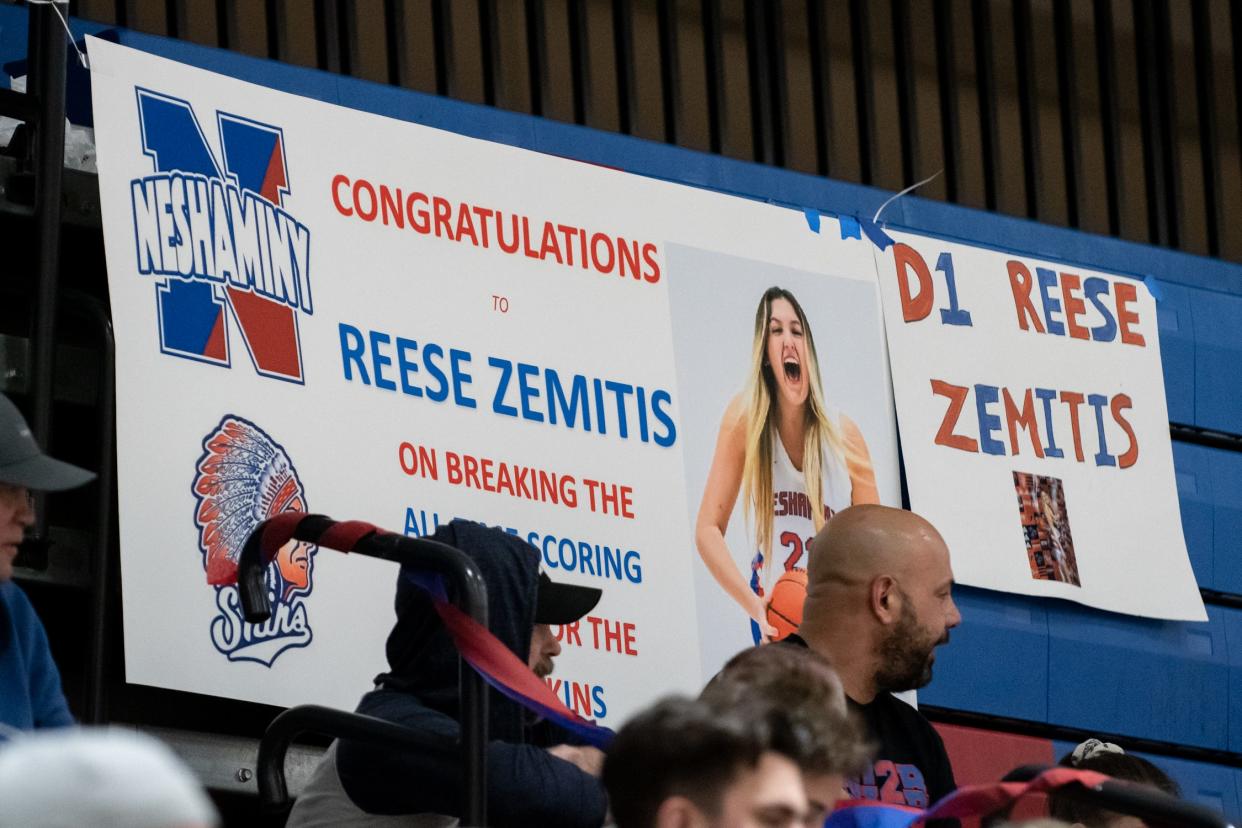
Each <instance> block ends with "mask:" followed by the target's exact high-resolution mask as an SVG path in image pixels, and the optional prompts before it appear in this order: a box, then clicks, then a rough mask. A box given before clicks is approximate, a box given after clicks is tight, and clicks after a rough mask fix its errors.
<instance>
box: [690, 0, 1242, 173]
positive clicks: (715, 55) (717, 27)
mask: <svg viewBox="0 0 1242 828" xmlns="http://www.w3.org/2000/svg"><path fill="white" fill-rule="evenodd" d="M699 8H700V15H701V17H702V24H703V62H704V64H705V66H704V67H703V69H704V75H705V77H706V80H707V133H708V144H709V147H710V149H711V151H712V152H717V153H719V152H724V119H725V85H724V45H723V38H724V34H723V31H722V29H721V21H720V0H702V3H701V5H700V7H699ZM1240 106H1242V103H1240Z"/></svg>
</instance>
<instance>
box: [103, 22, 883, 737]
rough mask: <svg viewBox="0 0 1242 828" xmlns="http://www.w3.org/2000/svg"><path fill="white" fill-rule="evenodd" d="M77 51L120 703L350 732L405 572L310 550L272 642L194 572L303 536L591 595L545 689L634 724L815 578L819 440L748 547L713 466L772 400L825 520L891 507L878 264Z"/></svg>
mask: <svg viewBox="0 0 1242 828" xmlns="http://www.w3.org/2000/svg"><path fill="white" fill-rule="evenodd" d="M90 49H91V62H92V69H93V72H92V76H93V91H94V107H95V125H96V138H97V143H98V157H99V180H100V190H101V198H102V205H103V221H104V235H105V242H106V247H107V260H108V274H109V284H110V290H111V300H112V311H113V318H114V322H115V326H116V332H117V356H118V371H117V386H118V389H117V390H118V403H117V408H118V464H119V475H120V477H119V486H120V491H119V497H120V531H121V557H122V571H123V578H124V596H123V600H124V616H125V618H124V620H125V652H126V671H127V678H128V680H129V681H131V682H136V683H142V684H150V685H156V686H161V687H168V688H174V689H179V690H188V691H193V692H198V693H209V694H214V695H219V696H227V697H233V698H239V699H248V700H254V701H260V702H267V703H273V704H282V705H288V704H296V703H303V702H319V703H325V704H330V705H335V706H338V707H352V706H353V704H354V703H355V701H356V699H357V698H358V696H359V695H360V694H361V693H362V692H364V691H365V690H367V689H369V686H370V680H371V678H372V677H373V676H374V675H375V674H376V673H378V672H380V671H381V670H383V669H384V668H385V664H384V649H383V644H384V640H385V637H386V635H387V634H388V631H389V629H390V627H391V624H392V621H393V612H392V609H391V607H392V601H393V591H394V585H395V579H396V570H395V567H393V566H392V565H391V564H388V563H384V562H380V561H375V560H371V559H366V558H347V557H346V556H343V555H339V554H336V553H334V552H331V551H327V550H318V549H315V548H313V547H308V546H306V545H303V544H294V545H291V546H289V547H288V548H286V549H284V550H282V552H281V555H280V556H279V557H278V559H277V561H275V562H274V563H273V565H272V567H271V569H270V571H269V584H270V589H271V593H272V595H273V597H274V599H275V604H276V616H275V618H274V619H273V620H272V621H271V622H268V623H266V624H263V625H259V626H254V625H250V624H247V623H245V622H243V621H242V619H241V616H240V610H239V607H238V600H237V595H236V591H235V589H233V588H231V587H225V588H215V587H211V586H208V584H207V579H206V570H208V569H211V568H212V567H224V566H227V565H228V561H229V560H230V558H231V556H234V555H235V554H236V552H237V548H238V545H239V544H240V542H241V540H243V539H244V537H245V536H246V534H247V532H248V531H249V529H250V528H251V527H253V525H254V524H255V523H256V522H257V520H259V519H261V518H262V517H265V516H268V515H271V514H275V513H278V512H280V511H285V510H292V509H298V510H303V509H304V510H309V511H312V512H321V513H325V514H328V515H331V516H333V517H336V518H340V519H345V518H351V519H361V520H369V521H371V522H374V523H376V524H379V525H381V526H384V527H387V528H389V529H392V530H394V531H399V532H405V533H407V534H411V535H423V534H428V533H430V532H432V531H434V529H435V527H436V525H437V524H442V523H445V522H447V521H448V520H450V519H452V518H454V517H464V518H469V519H473V520H477V521H481V522H484V523H487V524H489V525H495V526H501V527H504V528H506V529H509V530H510V531H512V532H514V533H516V534H518V535H520V536H521V537H522V538H524V539H527V540H529V541H530V542H531V543H532V544H534V545H535V546H536V547H537V548H539V550H540V552H541V554H542V556H543V566H544V569H545V570H546V571H547V572H548V573H549V574H550V575H551V576H552V577H553V578H556V579H561V580H566V581H571V582H577V583H582V584H587V585H593V586H599V587H601V588H602V589H603V591H604V596H603V599H602V601H601V602H600V604H599V606H598V607H597V608H596V610H595V611H594V612H593V613H591V616H590V617H589V618H587V619H584V620H583V621H582V622H581V623H580V624H578V625H576V626H575V627H573V628H566V629H562V630H559V631H558V632H559V634H560V636H561V639H562V643H563V645H564V646H565V653H564V655H563V656H562V658H561V659H560V663H559V666H558V670H557V672H556V674H555V675H554V676H553V677H552V679H551V682H552V686H553V688H554V690H555V691H556V692H557V693H558V694H560V695H561V697H562V698H563V699H564V700H565V702H566V704H567V705H569V706H570V707H571V708H573V709H575V710H577V711H578V712H579V713H582V714H583V715H586V716H588V717H591V718H596V719H600V720H601V721H602V722H603V723H605V724H610V723H612V724H615V723H616V722H618V721H620V720H622V719H623V718H624V717H625V716H626V715H627V714H628V713H629V712H631V711H633V710H634V709H636V707H638V706H640V705H642V704H645V703H647V702H649V701H650V700H651V699H653V698H654V697H656V696H658V695H660V694H663V693H667V692H672V691H684V692H694V691H696V690H697V689H698V687H699V686H700V684H701V682H702V680H703V677H704V674H705V673H706V672H708V671H712V670H715V669H716V668H717V667H718V666H719V665H720V663H721V662H722V661H723V659H724V658H726V657H727V656H728V655H730V654H732V652H734V651H736V650H737V649H738V648H739V647H741V646H743V645H745V644H747V643H749V642H751V641H752V640H753V637H752V636H753V632H752V628H751V624H750V620H749V618H748V613H747V610H746V609H745V608H746V607H749V606H750V601H749V600H746V599H745V598H744V596H739V594H738V593H737V590H736V589H735V590H734V591H733V592H728V589H729V588H730V587H735V586H736V585H737V584H738V583H743V584H745V585H746V588H747V589H749V588H751V584H750V580H751V579H752V577H753V578H754V579H755V583H754V585H755V586H756V587H758V588H762V589H764V590H765V593H766V594H767V595H769V596H770V595H771V592H770V591H769V590H770V589H771V587H773V586H774V585H775V582H776V581H779V580H780V577H781V574H782V573H783V572H784V571H785V570H786V569H790V570H798V569H800V568H802V567H804V566H805V559H804V557H802V556H801V555H800V554H798V555H796V554H795V552H801V551H802V545H803V544H804V541H805V538H806V537H807V536H808V535H809V534H810V533H813V526H812V528H811V529H810V530H808V529H807V528H806V527H807V526H810V525H812V524H813V523H814V520H812V513H813V511H814V510H813V509H812V508H811V507H810V501H809V500H808V498H807V495H806V492H805V491H803V488H804V487H803V486H802V484H801V483H800V482H799V479H796V478H797V477H798V475H799V474H800V472H797V469H799V468H802V465H803V461H804V460H805V459H806V458H804V457H803V446H802V445H799V444H798V440H800V439H801V436H800V435H794V440H793V444H792V448H788V449H786V448H784V447H782V449H781V451H782V454H781V460H782V462H783V463H786V465H785V466H782V467H781V469H776V470H774V471H772V472H771V473H770V475H769V476H770V477H772V479H771V480H769V483H771V484H773V485H772V486H771V492H772V495H773V501H772V505H771V506H770V507H769V509H767V510H761V513H758V514H756V515H755V516H754V517H752V520H751V521H750V524H749V525H748V524H747V521H746V520H744V519H743V513H744V507H743V501H744V494H743V493H742V491H741V489H742V488H744V487H741V483H740V476H741V465H740V464H741V459H740V458H741V457H742V456H743V454H739V446H741V444H740V443H735V442H733V441H731V438H729V439H724V440H721V439H720V438H721V436H722V434H724V435H725V436H726V437H729V435H733V434H735V433H736V427H737V426H738V424H739V423H741V424H742V425H745V424H746V423H747V422H749V420H746V418H742V419H741V420H739V419H738V418H737V417H732V418H730V417H729V416H726V413H727V412H730V411H731V412H736V411H738V410H741V409H743V408H746V405H745V401H747V400H750V399H752V397H753V395H754V394H755V393H756V388H757V387H758V385H757V383H758V384H763V383H765V382H766V383H768V384H769V385H770V387H771V389H774V390H773V391H772V393H771V394H770V396H771V397H772V406H771V412H772V415H773V416H775V414H776V413H777V412H779V411H781V410H786V409H782V408H781V407H782V406H794V408H791V409H788V410H789V411H795V413H796V412H797V411H802V410H805V407H806V406H810V405H815V406H816V408H815V410H816V411H817V412H819V414H821V415H822V417H820V418H819V419H818V420H817V422H821V423H827V425H825V426H824V428H825V429H826V430H825V433H826V434H829V436H830V437H831V438H832V439H829V440H827V441H826V442H825V444H824V445H825V446H826V448H825V455H824V457H825V458H826V459H825V461H824V463H823V464H822V466H823V476H822V480H820V481H819V483H818V484H817V485H813V486H810V488H811V489H812V490H816V489H818V490H820V491H821V493H822V496H823V498H824V504H825V505H829V506H830V508H833V509H835V508H840V507H841V506H842V505H846V504H848V503H849V502H851V501H853V500H859V499H862V500H877V499H878V500H883V501H884V502H887V503H895V502H897V501H898V499H899V497H898V471H897V452H896V436H895V425H894V423H893V419H892V413H891V412H892V409H891V391H890V386H889V379H888V372H887V365H886V355H885V350H884V341H883V334H882V324H881V310H880V302H879V294H878V289H877V287H876V285H875V275H874V265H873V263H872V261H871V259H870V256H869V254H868V252H867V251H866V249H865V248H864V247H862V246H861V245H856V244H851V243H847V242H842V241H841V240H840V238H839V233H836V232H831V233H830V232H827V231H825V232H824V233H822V234H815V233H812V232H809V231H808V228H807V223H806V220H805V219H804V217H803V215H802V214H801V213H799V212H796V211H792V210H787V209H782V208H777V207H772V206H768V205H763V204H759V203H756V202H750V201H745V200H742V199H737V198H732V197H728V196H723V195H719V194H715V193H711V192H706V191H701V190H696V189H692V188H689V187H683V186H678V185H674V184H670V183H665V182H660V181H655V180H651V179H644V178H640V177H637V176H633V175H627V174H625V173H623V172H619V171H616V170H610V169H605V168H602V167H597V166H593V165H588V164H581V163H576V162H573V161H569V160H565V159H560V158H555V157H551V156H547V155H542V154H538V153H534V152H529V151H525V150H520V149H515V148H512V147H508V146H504V145H498V144H492V143H488V142H484V141H479V140H473V139H468V138H463V137H461V136H458V135H454V134H450V133H446V132H442V131H438V130H434V129H429V128H425V127H421V126H418V125H414V124H409V123H405V122H400V121H395V120H390V119H386V118H382V117H378V116H375V115H370V114H365V113H360V112H357V111H353V110H349V109H345V108H342V107H338V106H332V105H328V104H324V103H321V102H317V101H312V100H308V99H304V98H299V97H296V96H292V95H288V94H284V93H279V92H276V91H273V90H270V89H266V88H262V87H259V86H255V85H252V84H247V83H244V82H241V81H238V80H235V79H231V78H226V77H222V76H218V75H214V74H211V73H208V72H204V71H201V70H197V69H193V68H190V67H187V66H184V65H180V64H177V63H174V62H170V61H167V60H164V59H161V58H157V57H153V56H150V55H147V54H143V53H140V52H135V51H132V50H129V49H126V48H124V47H120V46H116V45H112V44H108V43H105V42H101V41H97V40H91V41H90ZM826 224H829V222H827V221H826ZM832 226H833V227H834V229H835V224H833V225H832ZM777 285H779V286H781V287H782V288H784V292H783V293H779V294H776V293H770V292H769V290H768V289H769V288H771V287H773V286H777ZM765 296H767V297H768V300H769V301H768V302H767V305H766V307H767V308H768V309H767V310H766V311H765V310H761V307H764V306H763V305H762V300H763V299H764V297H765ZM795 305H796V306H798V308H800V309H801V310H800V312H799V311H798V310H795ZM757 312H759V313H760V315H762V316H763V317H764V318H763V319H762V320H761V324H760V325H759V326H758V329H756V325H755V317H756V313H757ZM769 316H772V317H777V316H779V319H777V320H776V321H770V320H769V319H768V317H769ZM812 331H813V332H814V337H815V339H814V343H813V344H812V343H811V332H812ZM756 343H758V344H756ZM816 348H817V349H818V350H817V351H816ZM760 353H762V355H763V356H762V359H761V360H757V359H756V355H757V354H760ZM816 366H818V367H816ZM782 395H784V396H782ZM739 401H740V402H739ZM808 401H813V402H808ZM795 409H796V410H795ZM747 410H749V409H747ZM725 422H728V423H729V424H730V429H725V428H724V427H723V425H722V423H725ZM726 431H727V434H725V432H726ZM722 446H724V448H722ZM846 449H848V450H849V452H850V453H849V454H848V459H849V463H848V465H847V462H846V460H847V454H846ZM786 455H789V456H788V457H786ZM789 468H793V469H794V472H793V473H791V472H789ZM791 474H792V477H791ZM705 491H710V492H712V493H713V497H712V498H710V500H711V505H710V508H707V509H705V508H704V506H703V503H704V502H705V498H704V492H705ZM799 520H801V521H802V523H801V524H799V523H798V521H799ZM804 524H805V525H804ZM761 526H762V527H765V528H766V530H767V535H768V537H770V539H771V543H770V545H769V546H768V547H766V548H767V549H769V550H770V551H771V554H769V555H768V561H769V563H768V565H767V566H758V567H752V563H753V562H754V559H755V555H756V550H757V544H756V537H757V535H756V532H758V531H759V530H760V527H761ZM704 527H707V528H706V529H705V528H704ZM713 531H715V532H716V534H713ZM795 547H797V548H796V549H795ZM705 560H706V561H711V562H712V563H713V565H714V567H715V569H714V570H711V571H709V568H708V567H707V566H706V565H705V563H704V561H705ZM730 567H732V569H731V570H730V569H729V568H730ZM752 572H753V573H754V574H753V575H752ZM795 575H796V573H795ZM793 581H796V577H793ZM782 590H783V591H784V592H788V584H785V585H784V586H783V587H782ZM788 603H789V596H788V595H786V596H785V598H784V599H783V603H782V606H786V605H787V604H788Z"/></svg>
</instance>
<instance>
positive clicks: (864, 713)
mask: <svg viewBox="0 0 1242 828" xmlns="http://www.w3.org/2000/svg"><path fill="white" fill-rule="evenodd" d="M849 705H850V708H851V709H852V710H854V711H856V712H857V713H858V715H860V716H861V717H862V719H863V721H864V722H866V726H867V735H868V736H869V737H870V738H871V739H872V741H874V742H876V743H877V744H878V745H879V752H878V753H877V755H876V759H875V761H874V762H873V763H872V765H871V768H870V769H868V770H867V771H866V772H865V773H864V774H863V775H862V777H861V778H854V779H847V780H846V787H847V788H849V792H850V794H851V795H852V796H854V797H858V798H862V799H876V800H879V801H881V802H888V803H892V804H895V805H908V806H910V807H912V808H927V807H929V806H931V805H932V804H933V803H935V802H938V801H939V800H940V799H942V798H944V797H945V796H946V795H948V794H949V793H951V792H952V791H953V790H954V789H955V788H956V787H957V783H956V782H954V780H953V768H952V766H951V765H950V764H949V756H948V754H946V753H945V750H944V742H943V741H942V740H941V739H940V734H939V733H937V732H936V731H935V729H934V728H933V727H932V726H931V723H930V722H928V721H927V719H925V718H924V717H923V714H922V713H919V712H918V711H917V710H915V709H914V708H913V707H911V706H910V705H908V704H906V703H905V702H903V701H902V700H901V699H898V698H895V697H893V696H892V695H890V694H889V693H881V694H879V695H878V696H876V697H875V699H874V700H873V701H872V702H871V703H870V704H856V703H855V702H854V701H853V700H850V701H849Z"/></svg>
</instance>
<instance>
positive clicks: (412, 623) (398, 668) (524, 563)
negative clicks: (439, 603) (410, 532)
mask: <svg viewBox="0 0 1242 828" xmlns="http://www.w3.org/2000/svg"><path fill="white" fill-rule="evenodd" d="M433 539H434V540H438V541H441V542H443V543H447V544H449V545H450V546H455V547H457V548H458V549H461V550H462V551H463V552H465V553H466V554H467V555H469V556H470V557H471V559H473V560H474V562H475V563H476V565H477V566H478V568H479V570H480V571H481V572H482V574H483V580H484V582H485V583H486V584H487V598H488V621H489V627H490V629H491V631H492V634H493V635H495V636H496V638H498V639H499V640H500V641H501V642H502V643H503V644H504V645H505V646H506V647H508V648H509V649H510V650H512V651H513V652H514V653H515V654H516V655H517V656H518V658H520V659H521V660H522V661H523V662H526V660H527V658H528V657H529V653H530V638H531V631H532V629H533V628H534V619H535V598H536V592H537V589H538V576H539V552H538V550H536V549H535V548H534V547H533V546H531V545H529V544H527V543H524V542H523V541H521V540H520V539H518V538H516V537H514V536H512V535H509V534H506V533H505V532H502V531H500V530H497V529H489V528H486V527H484V526H481V525H479V524H476V523H470V522H468V521H461V520H455V521H453V522H452V523H451V524H449V525H448V526H442V527H440V528H439V529H438V530H437V531H436V533H435V535H434V536H433ZM387 654H388V665H389V671H388V672H387V673H383V674H381V675H379V676H378V677H376V684H377V687H378V689H376V690H373V691H372V692H370V693H368V694H366V695H365V696H363V697H362V701H361V702H359V704H358V712H359V713H365V714H367V715H369V716H375V717H377V718H380V719H386V720H388V721H390V722H396V723H397V724H401V725H405V726H406V727H409V728H411V729H413V730H417V731H420V732H421V733H424V734H427V735H430V736H433V737H435V738H436V739H438V740H440V741H441V742H442V743H443V744H444V745H446V746H454V745H456V744H457V743H458V742H459V741H460V728H459V726H458V666H457V665H458V659H457V649H456V648H455V647H454V646H453V641H452V639H451V638H450V637H449V634H448V631H447V630H446V629H445V628H444V625H443V624H442V623H441V622H440V619H439V616H437V615H436V613H435V609H434V608H433V607H432V604H431V600H430V599H429V598H428V597H427V596H426V594H425V593H423V591H422V590H420V589H419V588H418V587H417V586H415V585H414V584H413V582H412V581H411V580H410V579H409V577H408V575H407V573H406V572H405V571H404V569H403V570H402V572H401V574H400V575H399V576H398V580H397V623H396V625H395V626H394V627H393V630H392V633H391V634H390V635H389V636H388V644H387ZM488 713H489V716H488V739H489V740H490V741H489V743H488V747H487V790H488V799H487V813H488V822H489V823H490V824H492V825H495V826H501V828H503V826H531V825H541V826H548V828H598V826H600V825H602V824H603V822H604V816H605V813H606V812H607V806H608V803H607V798H606V796H605V794H604V789H603V787H602V785H600V782H599V780H598V779H596V778H595V777H593V776H591V775H590V774H588V773H585V772H583V771H581V770H579V769H578V768H577V767H576V766H575V765H573V764H571V763H570V762H566V761H564V760H562V759H558V758H556V757H555V756H553V755H552V754H550V753H548V752H547V751H546V750H543V749H542V748H539V747H535V746H534V745H531V744H528V739H527V728H526V726H525V722H526V721H527V719H528V714H527V713H526V711H525V710H524V709H523V708H522V707H520V706H519V705H518V704H516V703H515V702H513V701H510V700H509V699H507V698H505V697H504V696H502V695H501V694H500V693H498V692H497V691H495V690H493V689H491V688H490V687H489V688H488ZM563 741H566V742H569V741H572V739H571V738H570V736H569V734H567V733H566V734H565V738H564V739H563ZM459 757H460V754H459V753H458V754H455V755H454V756H453V757H451V758H450V757H446V756H444V755H433V754H431V753H428V752H421V751H414V750H394V749H390V748H381V747H374V746H371V745H368V744H366V743H364V742H357V741H351V740H347V739H342V740H340V742H339V746H338V748H337V772H338V774H339V775H340V779H341V785H342V787H344V789H345V792H346V793H347V794H348V795H349V798H350V799H351V800H353V802H354V804H356V805H357V806H358V807H360V808H362V809H363V810H365V811H368V812H370V813H373V814H418V813H435V814H447V815H450V816H458V817H460V816H461V802H462V790H463V780H462V765H461V760H460V758H459Z"/></svg>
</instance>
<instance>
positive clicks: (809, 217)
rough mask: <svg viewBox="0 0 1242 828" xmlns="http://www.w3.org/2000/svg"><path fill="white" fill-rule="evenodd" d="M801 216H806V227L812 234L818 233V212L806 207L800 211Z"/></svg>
mask: <svg viewBox="0 0 1242 828" xmlns="http://www.w3.org/2000/svg"><path fill="white" fill-rule="evenodd" d="M802 215H804V216H806V226H807V227H809V228H811V232H812V233H818V232H819V210H816V209H815V208H814V207H807V208H806V209H805V210H803V211H802Z"/></svg>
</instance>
